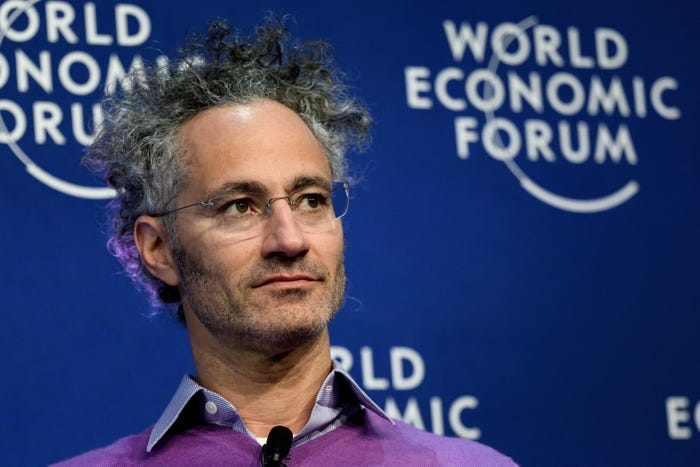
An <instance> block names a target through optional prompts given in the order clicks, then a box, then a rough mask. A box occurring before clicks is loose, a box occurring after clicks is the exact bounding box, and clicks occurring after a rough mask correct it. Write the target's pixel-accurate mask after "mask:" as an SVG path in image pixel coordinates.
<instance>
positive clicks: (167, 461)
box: [56, 364, 516, 467]
mask: <svg viewBox="0 0 700 467" xmlns="http://www.w3.org/2000/svg"><path fill="white" fill-rule="evenodd" d="M261 450H262V448H261V447H260V444H259V442H258V441H257V440H256V439H255V437H254V436H253V434H252V433H250V432H249V431H248V430H247V429H246V428H245V426H244V424H243V421H242V419H241V417H240V415H239V414H238V412H237V410H236V408H235V407H234V406H233V405H231V404H230V403H229V402H228V401H226V399H224V398H223V397H221V396H220V395H219V394H216V393H215V392H213V391H210V390H207V389H205V388H203V387H201V386H200V385H199V384H197V383H196V382H195V381H194V379H192V378H191V377H189V376H186V377H185V378H184V379H183V381H182V383H181V384H180V387H179V388H178V390H177V393H176V394H175V396H174V397H173V399H172V400H171V401H170V404H168V407H167V408H166V410H165V412H164V413H163V415H162V416H161V417H160V419H159V420H158V422H157V423H156V425H154V426H153V427H152V428H149V429H147V430H145V431H144V432H142V433H139V434H136V435H131V436H127V437H124V438H121V439H119V440H117V441H116V442H114V443H112V444H111V445H109V446H106V447H104V448H100V449H96V450H93V451H90V452H87V453H84V454H82V455H80V456H77V457H74V458H72V459H68V460H66V461H64V462H61V463H59V464H56V465H60V466H61V467H74V466H78V467H83V466H90V467H116V466H119V467H122V466H131V465H134V466H136V465H138V466H144V465H153V466H162V465H168V466H189V465H206V466H219V465H221V466H228V465H243V466H250V467H253V466H259V465H260V456H261ZM285 463H286V465H289V466H309V465H310V466H316V465H401V466H409V465H410V466H412V465H416V466H424V465H474V466H482V467H513V466H516V464H515V463H514V462H513V460H512V459H510V458H508V457H506V456H504V455H502V454H500V453H498V452H497V451H495V450H493V449H491V448H489V447H487V446H484V445H482V444H479V443H477V442H474V441H470V440H465V439H457V438H446V437H443V436H437V435H434V434H432V433H428V432H426V431H423V430H420V429H418V428H415V427H413V426H411V425H408V424H406V423H403V422H401V421H396V422H394V421H393V420H391V419H390V418H389V417H388V416H387V415H386V414H385V413H384V412H383V411H382V410H381V409H380V408H379V407H378V406H377V405H376V404H375V403H374V402H372V401H371V400H370V398H369V397H367V395H366V394H365V393H364V392H363V391H362V389H360V387H359V386H358V385H357V383H355V382H354V381H353V379H352V378H351V377H350V375H348V374H347V373H346V372H345V371H344V370H342V369H341V368H340V367H339V366H338V365H337V364H334V367H333V369H332V371H331V373H330V374H329V375H328V377H327V378H326V379H325V381H324V382H323V385H322V386H321V389H320V391H319V392H318V394H317V396H316V402H315V404H314V407H313V409H312V412H311V417H310V419H309V421H308V423H307V424H306V426H304V428H303V429H302V430H301V431H300V432H299V433H297V434H296V436H294V439H293V442H292V449H291V450H290V453H289V455H288V457H287V458H285Z"/></svg>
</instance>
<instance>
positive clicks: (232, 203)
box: [217, 198, 255, 217]
mask: <svg viewBox="0 0 700 467" xmlns="http://www.w3.org/2000/svg"><path fill="white" fill-rule="evenodd" d="M254 206H255V204H254V202H253V200H251V199H250V198H238V199H227V200H222V203H221V205H220V206H219V208H218V209H217V212H218V213H220V214H224V215H226V216H232V217H243V216H248V215H252V214H254Z"/></svg>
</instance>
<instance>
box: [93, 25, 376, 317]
mask: <svg viewBox="0 0 700 467" xmlns="http://www.w3.org/2000/svg"><path fill="white" fill-rule="evenodd" d="M329 51H330V46H329V45H328V44H327V43H326V42H324V41H313V42H305V43H292V42H291V37H290V34H289V32H288V31H287V29H286V27H285V26H284V25H283V24H282V22H281V21H279V20H277V19H275V18H271V19H269V20H268V21H267V22H266V23H264V24H263V25H261V26H258V27H257V28H256V29H255V33H254V34H253V35H251V36H249V37H243V36H240V35H238V34H236V33H234V32H232V30H231V28H230V27H229V26H228V24H227V23H226V22H224V21H215V22H213V23H212V24H211V25H210V27H209V30H208V34H207V35H206V36H202V37H197V38H193V39H192V40H190V41H189V42H188V44H187V46H186V47H185V48H184V49H183V50H182V51H181V52H180V57H179V59H178V60H176V61H173V62H171V63H170V64H169V65H167V67H165V68H164V67H159V66H157V65H155V64H154V65H150V66H148V67H146V69H145V70H144V71H139V73H140V75H139V76H138V82H139V83H140V85H136V86H133V88H132V89H130V90H126V89H122V90H121V91H120V92H119V93H115V94H114V95H113V96H110V97H108V98H106V99H105V102H104V114H105V115H104V120H103V122H102V125H101V127H100V129H99V131H98V134H97V136H96V138H95V141H94V143H93V144H92V145H91V146H90V147H89V148H88V149H87V152H86V155H85V157H84V162H85V163H86V165H88V167H90V168H91V169H92V170H93V171H94V172H96V173H97V174H99V175H101V176H103V177H104V178H105V179H106V180H107V182H108V183H109V185H111V186H112V187H113V188H115V189H116V191H117V196H116V198H115V199H114V200H113V201H112V202H111V203H110V208H111V209H110V211H111V216H112V217H111V228H112V232H111V236H110V239H109V241H108V247H109V249H110V251H111V253H112V254H114V255H115V256H116V257H117V258H118V259H119V260H120V262H121V263H122V265H123V266H124V270H125V271H126V274H127V275H128V276H129V277H130V278H131V279H132V280H134V282H135V283H136V284H137V285H138V286H140V287H141V288H142V289H144V290H145V291H146V292H147V293H148V294H149V296H150V298H151V302H152V304H153V305H156V306H157V305H165V306H166V308H169V309H170V310H171V311H175V310H177V311H178V313H177V314H178V315H180V314H181V309H180V306H179V304H180V294H179V291H178V289H177V288H176V287H172V286H169V285H168V284H165V283H164V282H162V281H161V280H159V279H158V278H156V277H154V276H152V275H151V274H150V273H149V272H148V270H147V269H146V268H145V267H144V266H143V264H142V262H141V258H140V255H139V252H138V250H137V248H136V245H135V243H134V233H133V230H134V223H135V221H136V219H137V218H138V217H139V216H140V215H143V214H149V213H154V212H159V211H162V210H164V209H165V207H166V206H167V204H168V202H169V201H171V200H172V199H173V198H174V197H175V196H176V195H177V193H178V190H179V189H180V188H181V184H182V183H183V181H184V180H186V176H187V166H186V164H185V163H184V162H183V160H182V158H181V152H180V150H179V146H178V137H179V130H180V128H181V127H182V125H183V124H184V123H185V122H187V121H188V120H189V119H190V118H192V117H193V116H195V115H197V114H198V113H200V112H202V111H204V110H206V109H209V108H212V107H217V106H222V105H227V104H246V103H250V102H253V101H255V100H259V99H271V100H274V101H277V102H279V103H282V104H284V105H286V106H287V107H289V108H291V109H292V110H294V111H295V112H296V113H297V114H298V115H299V116H300V117H301V118H302V119H303V120H304V121H305V122H306V124H307V125H308V126H309V128H310V129H311V131H312V132H313V133H314V135H315V136H316V138H317V139H318V141H319V142H320V143H321V145H322V146H323V148H324V150H325V154H326V156H327V157H328V160H329V163H330V166H331V170H332V172H333V176H334V177H335V178H336V179H340V178H345V176H346V172H347V162H346V159H345V152H346V151H347V149H348V148H349V147H353V146H354V147H357V148H360V147H361V146H362V145H363V144H364V142H365V141H366V139H367V135H368V129H369V126H370V124H371V119H370V116H369V113H368V112H367V110H366V109H365V107H364V106H363V105H361V104H360V103H359V102H358V101H357V100H356V99H354V98H352V97H351V96H350V95H349V93H348V88H347V85H346V84H345V83H344V77H343V75H341V74H340V72H338V71H337V70H336V69H335V68H334V66H333V59H332V57H331V55H330V53H329ZM165 221H166V227H167V228H168V230H169V231H172V224H171V223H170V224H169V220H168V219H167V218H166V219H165Z"/></svg>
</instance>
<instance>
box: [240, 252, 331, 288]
mask: <svg viewBox="0 0 700 467" xmlns="http://www.w3.org/2000/svg"><path fill="white" fill-rule="evenodd" d="M281 274H284V275H290V276H293V275H306V276H311V277H313V278H314V279H316V280H318V281H326V280H328V279H329V278H330V272H329V271H328V269H327V268H326V267H325V266H324V265H323V264H322V263H320V262H317V261H313V260H310V259H308V258H305V257H303V258H299V257H295V258H286V257H275V258H269V259H266V260H265V261H264V262H260V263H256V264H255V266H253V267H252V268H251V269H250V270H249V271H248V272H247V273H246V274H245V275H244V276H243V283H244V284H246V285H248V286H254V285H256V284H259V283H261V282H262V281H264V280H265V279H266V278H268V277H270V276H275V275H281Z"/></svg>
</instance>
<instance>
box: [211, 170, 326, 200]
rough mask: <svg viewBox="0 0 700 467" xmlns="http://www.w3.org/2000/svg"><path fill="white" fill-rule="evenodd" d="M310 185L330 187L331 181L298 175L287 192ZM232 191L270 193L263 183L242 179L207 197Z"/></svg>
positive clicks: (220, 187) (224, 184)
mask: <svg viewBox="0 0 700 467" xmlns="http://www.w3.org/2000/svg"><path fill="white" fill-rule="evenodd" d="M309 186H322V187H325V188H328V187H330V186H331V182H330V181H329V180H328V179H327V178H325V177H321V176H308V175H304V176H298V177H294V179H293V180H292V181H291V183H289V184H288V185H287V193H292V192H294V191H297V190H300V189H302V188H306V187H309ZM232 193H245V194H251V195H264V194H269V192H268V190H267V188H266V187H265V185H263V184H262V183H260V182H256V181H253V180H241V181H237V182H226V183H223V184H221V185H219V186H218V187H217V188H216V189H215V190H214V191H213V192H211V193H210V194H209V195H207V198H206V199H213V198H216V197H219V196H222V195H229V194H232Z"/></svg>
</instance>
